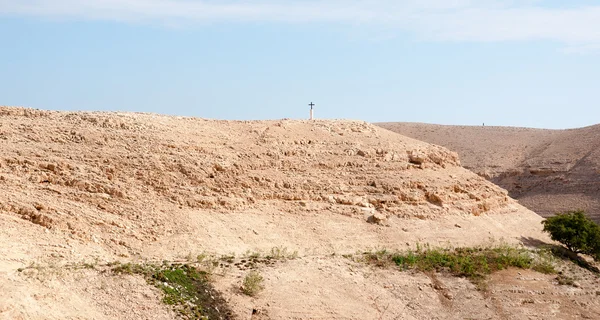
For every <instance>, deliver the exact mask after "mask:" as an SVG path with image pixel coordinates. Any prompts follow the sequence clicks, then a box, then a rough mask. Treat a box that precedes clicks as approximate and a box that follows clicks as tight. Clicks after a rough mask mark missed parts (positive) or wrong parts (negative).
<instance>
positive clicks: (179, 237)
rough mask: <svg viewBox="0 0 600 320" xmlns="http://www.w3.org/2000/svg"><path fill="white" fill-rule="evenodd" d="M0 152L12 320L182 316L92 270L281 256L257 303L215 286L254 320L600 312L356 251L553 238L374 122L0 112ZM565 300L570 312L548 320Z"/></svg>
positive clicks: (456, 169) (148, 291) (143, 288)
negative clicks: (291, 256) (515, 296)
mask: <svg viewBox="0 0 600 320" xmlns="http://www.w3.org/2000/svg"><path fill="white" fill-rule="evenodd" d="M0 150H1V151H0V190H2V192H1V193H0V230H1V232H0V243H2V244H3V245H2V246H0V318H7V319H141V318H144V319H169V318H173V317H174V316H175V315H174V313H173V311H172V310H171V309H170V308H169V307H168V306H166V305H164V304H162V303H161V298H160V294H161V293H160V292H158V291H157V290H156V289H155V288H153V287H152V286H149V285H148V284H146V283H145V282H144V280H143V279H141V278H140V277H137V276H133V275H129V276H114V275H111V274H110V273H107V272H106V270H100V269H101V268H100V269H99V268H97V267H95V266H101V265H104V266H110V265H113V264H112V263H113V262H115V261H118V262H120V263H125V262H140V261H142V262H144V261H164V260H166V261H178V260H181V259H186V257H196V256H199V255H204V254H207V253H208V254H212V255H216V256H225V255H227V256H231V257H240V256H244V255H245V254H246V255H247V254H248V253H249V252H250V253H251V252H269V250H271V251H272V250H273V248H280V249H278V250H280V251H288V250H289V252H293V251H297V252H298V256H299V258H298V259H295V260H292V261H288V262H280V263H278V264H276V265H267V266H265V267H264V268H263V269H262V270H261V271H262V273H263V274H264V275H265V290H264V292H263V293H262V294H261V295H259V296H257V297H254V298H250V297H247V296H244V295H243V294H241V293H240V292H239V289H238V288H239V283H240V281H241V280H240V279H241V277H242V276H243V274H244V273H243V272H244V271H242V270H238V269H227V268H226V266H225V267H224V266H223V263H221V264H220V266H219V265H218V264H217V265H215V266H216V268H217V269H218V270H220V271H218V272H215V274H217V275H218V277H217V278H216V280H215V282H216V287H217V289H219V290H220V291H221V292H222V294H223V295H224V297H225V298H226V301H227V302H228V303H229V304H230V305H231V306H232V308H233V310H234V311H235V314H236V315H237V317H238V318H240V319H250V318H257V317H258V315H256V312H254V313H253V310H255V311H256V310H259V311H260V317H262V319H298V318H302V319H325V318H327V319H374V318H383V319H388V318H389V319H392V318H398V317H400V318H405V319H431V318H465V317H471V318H472V317H486V318H502V317H503V316H505V315H507V314H509V315H513V316H516V317H519V316H520V315H524V314H523V312H526V313H527V312H530V313H532V314H537V313H539V314H543V315H547V318H553V317H554V318H561V317H562V316H563V315H567V314H574V315H581V314H586V315H588V314H590V313H589V311H587V310H586V308H590V307H591V306H594V308H595V305H594V304H593V302H589V303H588V302H585V303H586V304H585V306H584V305H583V304H579V305H577V304H574V302H572V301H571V300H569V298H568V297H567V296H568V293H567V291H565V290H563V289H560V288H559V289H556V288H554V286H553V285H552V284H551V279H552V278H551V277H549V276H544V275H539V274H536V273H533V274H530V275H528V276H531V277H537V278H536V279H538V280H536V282H535V283H534V285H535V286H537V287H536V288H537V289H539V288H541V287H544V288H545V289H544V290H550V291H553V292H554V293H556V296H557V297H556V298H554V300H552V299H551V300H548V301H546V302H544V303H541V304H538V305H531V306H530V307H528V308H521V307H519V308H514V306H513V304H512V303H513V302H512V301H511V299H510V297H509V295H510V292H511V290H513V289H514V286H516V285H525V286H529V285H532V284H531V282H527V281H528V280H526V279H520V280H519V279H517V280H515V279H513V275H512V273H511V272H512V271H507V272H508V273H503V274H500V275H498V276H497V278H495V279H496V280H493V281H496V282H492V284H491V286H493V288H496V289H497V290H496V291H494V292H496V293H494V294H493V295H484V294H481V293H479V292H477V291H476V290H475V289H474V286H473V284H471V283H470V282H468V281H467V280H465V279H456V278H452V277H445V276H442V275H440V276H439V279H438V278H437V277H434V276H433V275H429V276H427V275H423V274H415V273H407V272H401V271H399V270H395V271H385V270H373V269H372V268H371V267H369V266H365V265H361V264H358V263H356V262H353V261H351V260H348V259H347V258H343V257H342V255H346V254H353V253H356V252H360V251H368V250H380V249H381V248H389V249H404V248H411V247H415V246H416V245H417V244H421V245H423V244H431V245H446V246H447V245H451V246H473V245H481V244H484V243H488V242H490V241H491V242H493V241H499V240H500V239H502V241H505V242H508V243H520V242H521V241H524V239H526V240H528V241H534V242H535V241H538V242H539V241H542V242H544V241H546V242H547V241H548V239H547V237H546V236H545V235H544V234H542V233H541V224H540V221H541V218H540V217H539V216H538V215H536V214H535V213H533V212H532V211H530V210H528V209H526V208H524V207H523V206H521V205H519V204H518V203H517V202H516V201H514V200H513V199H511V198H510V197H508V196H507V192H506V191H505V190H503V189H501V188H499V187H497V186H495V185H494V184H492V183H490V182H488V181H487V180H485V179H484V178H482V177H480V176H478V175H476V174H474V173H473V172H471V171H468V170H466V169H464V168H463V167H461V166H460V161H459V158H458V156H457V154H456V153H454V152H451V151H449V150H448V149H445V148H443V147H439V146H433V145H430V144H427V143H424V142H420V141H417V140H413V139H411V138H408V137H405V136H401V135H398V134H396V133H392V132H390V131H387V130H383V129H380V128H378V127H376V126H373V125H371V124H368V123H365V122H359V121H343V120H339V121H297V120H276V121H219V120H206V119H198V118H184V117H172V116H162V115H156V114H140V113H97V112H56V111H43V110H34V109H26V108H15V107H0ZM368 221H369V222H368ZM281 248H283V249H285V250H283V249H281ZM227 259H228V260H229V259H231V260H232V261H233V258H227ZM515 274H516V273H515ZM432 277H433V278H432ZM498 277H499V278H498ZM503 277H504V278H506V277H508V278H510V279H512V280H510V281H516V282H515V283H513V284H512V285H507V284H506V283H507V282H506V281H504V280H503V279H504V278H503ZM508 278H506V279H508ZM434 283H435V285H434ZM440 283H441V284H440ZM495 283H496V284H495ZM440 288H443V291H444V294H443V295H442V294H441V293H440V290H442V289H440ZM530 289H531V288H530ZM537 289H536V290H537ZM588 289H589V288H587V287H586V285H585V284H584V285H583V288H580V289H578V290H579V291H580V295H581V296H582V297H583V298H581V299H584V300H585V299H587V297H588V293H589V296H590V297H592V296H593V291H589V290H588ZM590 290H591V289H590ZM579 291H578V292H579ZM588 291H589V292H588ZM590 292H591V293H590ZM528 294H529V293H527V292H523V299H529V298H527V295H528ZM298 297H302V299H299V298H298ZM449 297H450V298H449ZM450 299H452V301H450ZM584 300H581V301H584ZM585 301H587V300H585ZM553 303H562V306H561V308H559V309H556V310H557V311H553V313H548V314H546V313H544V312H546V311H543V310H542V309H544V308H547V306H550V305H552V304H553ZM492 305H493V306H492ZM467 306H469V307H467ZM473 306H475V307H473ZM540 308H542V309H540ZM538 309H539V310H538ZM540 310H541V311H540ZM544 310H545V309H544ZM553 310H554V309H553ZM593 310H600V309H593ZM540 312H541V313H540ZM594 312H595V311H594ZM592 314H595V313H592Z"/></svg>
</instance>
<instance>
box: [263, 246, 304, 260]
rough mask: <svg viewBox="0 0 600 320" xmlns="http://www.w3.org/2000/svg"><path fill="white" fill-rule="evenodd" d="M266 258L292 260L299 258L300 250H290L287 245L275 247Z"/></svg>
mask: <svg viewBox="0 0 600 320" xmlns="http://www.w3.org/2000/svg"><path fill="white" fill-rule="evenodd" d="M265 258H266V259H269V260H292V259H296V258H298V251H293V252H290V251H288V249H287V248H286V247H273V248H271V253H270V254H268V255H267V256H265Z"/></svg>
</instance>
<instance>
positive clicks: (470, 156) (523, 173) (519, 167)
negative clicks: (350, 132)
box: [378, 123, 600, 221]
mask: <svg viewBox="0 0 600 320" xmlns="http://www.w3.org/2000/svg"><path fill="white" fill-rule="evenodd" d="M378 125H379V126H381V127H383V128H386V129H389V130H392V131H394V132H397V133H400V134H402V135H406V136H409V137H412V138H415V139H419V140H423V141H427V142H429V143H433V144H436V145H440V146H445V147H447V148H449V149H450V150H454V151H456V152H458V154H459V155H460V158H461V160H462V163H463V165H464V166H465V168H468V169H470V170H472V171H473V172H476V173H477V174H479V175H481V176H484V177H486V178H488V179H489V180H490V181H492V182H494V183H496V184H497V185H499V186H501V187H503V188H505V189H506V190H508V191H509V194H510V196H511V197H513V198H515V199H517V200H519V202H520V203H521V204H523V205H524V206H526V207H528V208H529V209H531V210H533V211H535V212H537V213H539V214H540V215H542V216H549V215H552V214H555V213H556V212H563V211H567V210H573V209H584V210H586V211H587V212H588V214H590V216H591V217H593V218H594V219H595V220H596V221H599V219H600V148H599V147H600V125H595V126H590V127H585V128H580V129H569V130H544V129H528V128H513V127H490V126H485V127H484V126H481V127H480V126H443V125H431V124H422V123H380V124H378Z"/></svg>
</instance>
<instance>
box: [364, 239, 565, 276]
mask: <svg viewBox="0 0 600 320" xmlns="http://www.w3.org/2000/svg"><path fill="white" fill-rule="evenodd" d="M363 258H364V261H366V262H368V263H371V264H374V265H376V266H379V267H388V266H391V265H396V266H398V267H400V268H401V269H402V270H409V269H413V270H418V271H422V272H430V271H436V272H447V273H450V274H452V275H455V276H459V277H465V278H468V279H470V280H471V281H473V282H474V283H479V282H481V280H483V279H485V277H486V276H487V275H489V274H490V273H492V272H494V271H499V270H503V269H506V268H510V267H514V268H520V269H533V270H535V271H538V272H543V273H556V270H555V269H554V266H553V264H552V257H551V256H550V255H549V254H547V253H545V252H532V251H530V250H527V249H524V248H516V247H511V246H508V245H501V246H496V247H489V248H484V247H478V248H456V249H441V248H430V247H426V248H420V247H418V248H417V250H410V251H407V252H402V253H399V252H395V253H391V252H388V251H387V250H379V251H376V252H365V253H363Z"/></svg>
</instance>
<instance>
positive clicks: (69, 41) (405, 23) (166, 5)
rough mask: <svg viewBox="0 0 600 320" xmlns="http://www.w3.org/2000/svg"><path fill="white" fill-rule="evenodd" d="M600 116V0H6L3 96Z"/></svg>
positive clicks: (515, 117)
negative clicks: (313, 104)
mask: <svg viewBox="0 0 600 320" xmlns="http://www.w3.org/2000/svg"><path fill="white" fill-rule="evenodd" d="M310 102H314V103H315V104H316V106H315V116H316V117H317V118H325V119H357V120H364V121H369V122H388V121H402V122H426V123H437V124H449V125H482V124H483V123H485V125H486V126H487V125H501V126H520V127H536V128H552V129H560V128H575V127H582V126H587V125H592V124H596V123H600V108H599V106H600V1H598V0H595V1H589V0H569V1H566V0H477V1H475V0H406V1H403V0H361V1H357V0H320V1H317V0H279V1H274V0H221V1H218V0H195V1H194V0H85V1H83V0H0V105H12V106H26V107H32V108H38V109H50V110H90V111H91V110H98V111H133V112H153V113H161V114H170V115H181V116H194V117H202V118H215V119H231V120H252V119H281V118H291V119H302V118H307V117H308V114H309V108H310V107H309V106H308V104H309V103H310Z"/></svg>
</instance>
